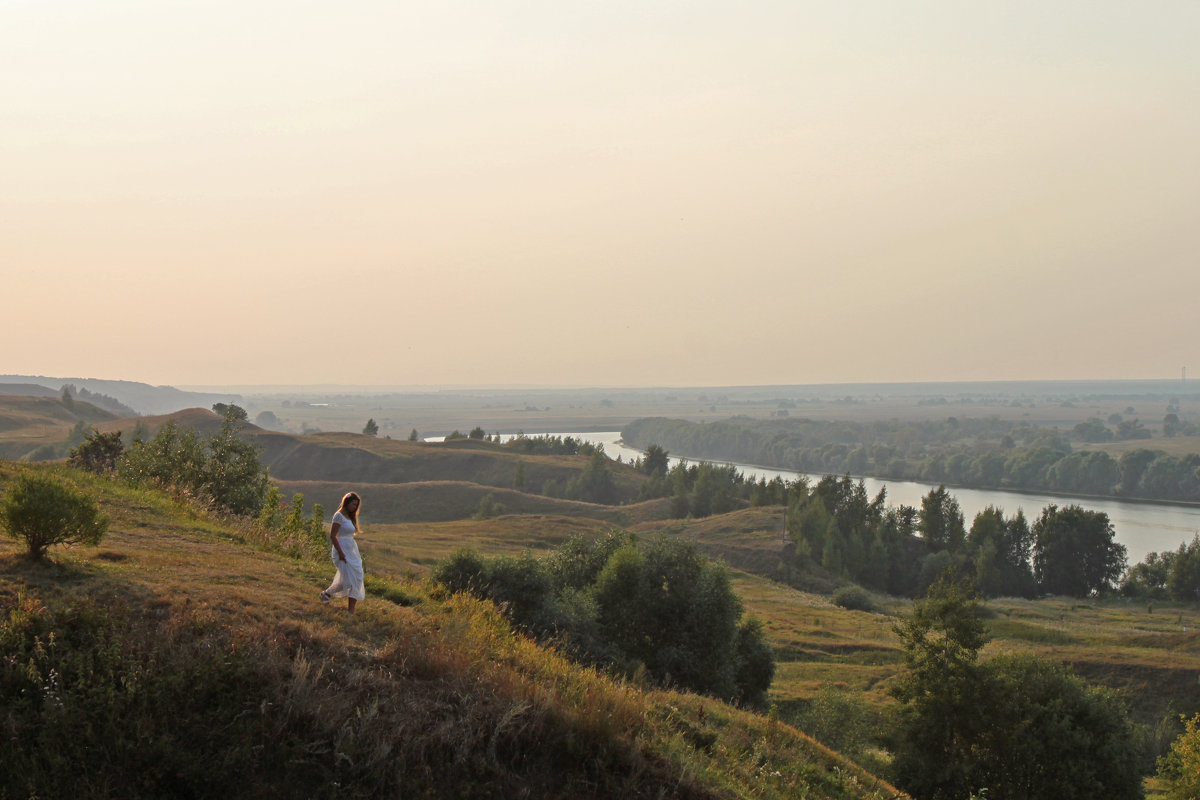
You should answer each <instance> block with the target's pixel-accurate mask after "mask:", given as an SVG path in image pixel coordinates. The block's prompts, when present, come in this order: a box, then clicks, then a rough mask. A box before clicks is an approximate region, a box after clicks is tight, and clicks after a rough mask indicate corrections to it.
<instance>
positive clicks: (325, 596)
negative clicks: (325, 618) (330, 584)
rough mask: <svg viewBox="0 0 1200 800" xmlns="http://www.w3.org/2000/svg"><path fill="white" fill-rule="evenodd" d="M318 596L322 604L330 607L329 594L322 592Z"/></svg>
mask: <svg viewBox="0 0 1200 800" xmlns="http://www.w3.org/2000/svg"><path fill="white" fill-rule="evenodd" d="M317 596H318V597H320V598H321V602H322V603H324V604H325V605H329V593H328V592H321V593H320V594H319V595H317Z"/></svg>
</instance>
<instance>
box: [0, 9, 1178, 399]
mask: <svg viewBox="0 0 1200 800" xmlns="http://www.w3.org/2000/svg"><path fill="white" fill-rule="evenodd" d="M1197 41H1200V2H1196V0H1178V1H1177V2H1176V1H1172V0H1152V1H1151V2H1146V3H1134V2H1129V1H1128V0H1119V1H1117V2H1110V1H1109V0H1086V1H1085V2H1084V1H1081V2H1073V1H1072V2H1069V1H1066V0H1051V2H1047V0H1030V2H1000V1H995V2H986V1H981V2H963V0H945V1H944V2H932V1H929V2H920V1H918V0H878V1H877V2H875V1H871V0H863V1H862V2H832V1H831V2H823V3H814V2H803V0H779V1H778V2H738V3H734V2H722V3H718V2H698V1H697V0H691V1H690V2H653V1H652V0H638V2H619V1H618V2H614V1H613V0H605V2H574V1H573V0H547V1H546V2H504V0H490V1H489V2H439V1H438V0H426V1H424V2H395V1H390V2H366V1H363V2H353V3H332V2H328V1H327V0H323V2H303V1H297V0H288V2H282V1H281V2H259V1H258V0H238V1H237V2H226V1H225V0H210V1H209V2H184V1H182V0H180V1H169V0H148V1H147V2H131V1H130V0H103V2H100V1H99V0H97V1H96V2H70V1H69V0H30V1H24V0H17V1H14V0H0V277H2V286H3V297H4V300H5V308H4V312H3V314H2V315H0V373H35V374H44V375H55V376H72V377H99V378H123V379H129V380H142V381H147V382H150V383H174V384H186V385H195V384H235V383H236V384H256V383H300V384H308V383H354V384H375V383H378V384H446V383H453V384H464V383H466V384H491V383H504V384H512V383H538V384H588V385H644V384H654V385H667V384H673V385H681V384H686V385H725V384H761V383H769V384H780V383H820V382H841V381H890V380H897V381H920V380H954V379H972V380H974V379H1004V378H1014V379H1015V378H1157V377H1166V378H1172V377H1177V376H1178V375H1179V373H1180V368H1181V367H1183V366H1185V365H1189V366H1192V367H1193V369H1192V374H1193V376H1200V346H1198V345H1200V336H1198V331H1200V325H1198V320H1197V312H1200V263H1198V260H1200V259H1198V256H1200V47H1197V46H1196V42H1197Z"/></svg>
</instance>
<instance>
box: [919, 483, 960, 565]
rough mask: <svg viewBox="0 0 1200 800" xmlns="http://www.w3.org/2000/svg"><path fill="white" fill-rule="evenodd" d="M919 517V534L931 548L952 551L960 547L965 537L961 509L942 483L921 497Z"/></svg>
mask: <svg viewBox="0 0 1200 800" xmlns="http://www.w3.org/2000/svg"><path fill="white" fill-rule="evenodd" d="M920 519H921V524H920V530H921V536H922V537H924V539H925V541H926V542H927V543H928V544H929V546H930V547H931V548H932V549H934V550H950V551H952V552H953V551H957V550H960V549H962V545H963V542H964V540H965V539H966V530H965V529H964V528H963V513H962V509H961V508H960V507H959V505H958V500H956V499H955V498H954V496H953V495H951V494H950V492H948V491H946V487H945V485H944V484H943V485H941V486H938V488H936V489H931V490H930V492H929V494H927V495H925V496H924V497H923V498H921V517H920Z"/></svg>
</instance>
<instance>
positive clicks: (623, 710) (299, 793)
mask: <svg viewBox="0 0 1200 800" xmlns="http://www.w3.org/2000/svg"><path fill="white" fill-rule="evenodd" d="M32 469H38V470H47V471H52V472H55V473H58V474H61V475H63V476H65V477H66V478H68V479H69V480H72V481H74V482H75V483H77V484H79V485H81V486H82V487H84V488H86V489H87V490H88V491H89V492H91V493H92V494H94V495H95V496H97V497H98V498H99V501H100V502H101V504H102V506H103V508H104V510H105V512H106V513H107V514H108V515H109V516H110V517H111V519H112V525H111V529H110V531H109V533H108V535H107V537H106V538H105V540H104V542H103V543H102V544H101V545H100V546H99V547H74V548H59V549H57V550H55V551H53V553H52V561H51V562H50V563H46V564H35V563H32V562H29V561H27V560H26V559H25V558H24V556H23V555H22V553H21V551H20V549H19V547H18V545H17V544H16V543H15V542H12V541H11V540H8V539H0V691H2V692H3V703H2V704H0V708H2V710H0V733H2V734H3V735H2V736H0V798H7V797H12V798H18V797H19V798H25V797H30V796H33V795H35V794H36V795H37V796H42V797H59V796H71V797H78V798H83V797H116V796H120V797H193V796H214V795H218V794H219V795H222V796H232V797H368V796H370V797H381V796H383V797H401V796H402V797H497V798H499V797H505V798H507V797H564V798H566V797H682V798H709V797H713V798H734V797H763V798H783V797H833V798H860V797H878V798H883V797H897V796H902V795H899V793H897V792H896V791H895V790H894V789H893V788H892V787H890V786H887V785H886V784H884V783H882V782H879V781H877V780H876V779H875V778H874V777H872V776H870V775H869V774H867V773H865V772H863V771H862V770H860V769H858V768H857V767H855V766H854V765H852V764H850V763H849V762H847V761H846V760H844V759H843V758H841V757H840V756H838V755H837V754H835V753H832V752H830V751H829V750H827V749H825V748H823V747H822V746H821V745H819V744H818V743H816V742H814V741H813V740H811V739H809V738H808V737H806V736H804V735H803V734H800V733H798V732H797V731H795V730H794V729H792V728H790V727H789V726H787V725H784V724H782V723H779V722H777V721H773V720H771V719H769V718H766V717H763V716H760V715H755V714H751V713H748V712H745V711H742V710H738V709H735V708H732V707H730V706H727V705H725V704H722V703H719V702H716V701H714V700H711V699H707V698H701V697H697V696H695V695H689V694H682V693H676V692H669V691H655V690H650V689H646V688H641V687H638V686H634V685H630V684H626V683H621V682H617V681H614V680H612V679H610V678H608V677H605V676H603V675H601V674H598V673H596V672H594V671H590V670H585V669H580V668H578V667H576V666H574V665H572V664H570V663H569V662H567V661H566V660H564V659H563V658H561V657H560V656H558V655H557V654H556V653H554V652H552V651H549V650H545V649H542V648H539V647H537V646H535V645H534V644H533V643H531V642H530V641H528V640H526V639H524V638H522V637H518V636H514V635H513V634H512V633H511V632H510V631H509V629H508V627H507V625H506V624H505V623H504V621H503V620H502V619H501V618H500V617H499V616H498V614H497V613H496V612H495V610H494V609H492V608H491V607H490V606H488V605H485V604H481V603H478V602H475V601H471V600H468V599H465V598H462V597H444V596H442V595H441V594H439V592H438V591H437V590H436V589H434V588H433V587H431V586H429V585H428V584H426V583H424V582H421V581H419V580H412V579H396V578H389V577H387V576H385V575H380V574H379V571H378V570H375V575H376V576H375V578H374V579H373V580H372V582H371V585H370V591H371V596H369V597H368V599H367V601H366V602H364V603H363V604H362V606H361V607H360V614H359V615H357V616H356V617H348V616H347V615H346V614H345V613H344V611H343V610H341V609H339V608H338V607H336V606H330V607H323V606H321V605H320V604H319V603H318V602H317V600H316V591H317V590H318V589H319V588H321V587H322V586H323V585H324V583H325V582H326V581H327V580H328V577H329V572H330V567H329V565H328V564H327V563H325V562H323V561H321V560H319V559H316V560H314V559H312V558H309V557H299V558H297V557H288V556H286V555H283V554H282V553H280V552H275V550H277V549H289V548H291V549H296V550H300V551H303V552H306V553H309V554H311V553H313V552H316V550H317V549H319V548H315V547H313V546H311V545H309V544H307V543H304V542H295V543H285V544H284V545H283V546H282V548H280V547H279V546H277V544H276V543H273V542H271V541H264V540H263V539H262V537H261V536H259V535H258V534H256V533H255V532H254V530H253V529H251V528H248V527H244V526H239V525H236V524H230V523H229V522H226V521H221V520H218V519H213V518H210V517H208V516H207V515H205V514H203V513H200V512H197V511H195V510H192V509H189V507H187V506H183V505H180V504H178V503H176V502H174V501H173V500H171V499H169V498H168V497H166V496H164V495H162V494H160V493H158V492H153V491H144V490H134V489H130V488H127V487H124V486H121V485H119V484H116V483H113V482H111V481H108V480H107V479H103V478H96V477H93V476H89V475H85V474H81V473H77V472H74V471H70V470H66V469H64V468H62V467H45V466H36V467H35V466H25V465H17V464H13V463H10V462H0V491H3V490H5V488H6V487H7V485H8V484H9V483H11V481H12V480H13V479H14V478H15V476H16V475H18V474H20V472H22V471H24V470H32ZM370 531H371V528H370V525H369V522H368V523H367V525H366V526H365V529H364V534H365V535H367V536H369V535H370Z"/></svg>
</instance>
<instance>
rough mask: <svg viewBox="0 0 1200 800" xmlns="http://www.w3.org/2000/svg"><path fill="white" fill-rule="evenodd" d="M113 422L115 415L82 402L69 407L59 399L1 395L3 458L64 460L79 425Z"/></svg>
mask: <svg viewBox="0 0 1200 800" xmlns="http://www.w3.org/2000/svg"><path fill="white" fill-rule="evenodd" d="M2 388H3V387H0V389H2ZM113 419H116V415H115V414H110V413H109V412H107V411H104V410H103V409H99V408H96V407H95V406H93V405H92V404H91V403H85V402H83V401H82V400H76V401H74V402H73V403H70V404H67V403H64V402H63V401H62V398H61V397H58V396H55V397H23V396H18V395H4V394H0V458H7V459H13V460H15V459H22V458H31V457H32V458H38V457H44V458H56V457H62V456H64V455H66V452H65V450H63V447H64V446H65V444H66V441H67V439H68V437H69V436H70V435H71V429H72V428H74V427H75V425H76V424H77V423H79V422H81V421H82V422H84V423H86V424H88V425H97V424H103V423H104V422H106V421H108V420H113ZM57 450H63V452H57ZM39 451H41V452H40V453H39Z"/></svg>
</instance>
